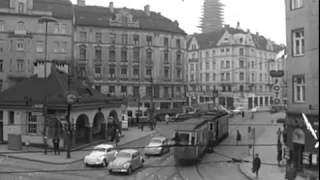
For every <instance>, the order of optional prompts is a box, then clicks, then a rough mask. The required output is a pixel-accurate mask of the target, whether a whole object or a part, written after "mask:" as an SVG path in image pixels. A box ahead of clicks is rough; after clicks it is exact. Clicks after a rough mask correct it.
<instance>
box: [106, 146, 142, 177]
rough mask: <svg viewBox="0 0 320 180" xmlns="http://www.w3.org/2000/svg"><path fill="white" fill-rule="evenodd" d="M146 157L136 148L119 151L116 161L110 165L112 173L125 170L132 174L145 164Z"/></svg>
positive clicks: (109, 168)
mask: <svg viewBox="0 0 320 180" xmlns="http://www.w3.org/2000/svg"><path fill="white" fill-rule="evenodd" d="M143 163H144V159H143V157H142V156H141V154H140V152H139V151H138V150H135V149H123V150H121V151H119V153H118V155H117V156H116V158H115V159H114V161H112V162H110V163H109V165H108V170H109V172H110V173H113V172H124V173H127V174H131V173H132V171H134V170H136V169H138V168H140V167H142V166H143Z"/></svg>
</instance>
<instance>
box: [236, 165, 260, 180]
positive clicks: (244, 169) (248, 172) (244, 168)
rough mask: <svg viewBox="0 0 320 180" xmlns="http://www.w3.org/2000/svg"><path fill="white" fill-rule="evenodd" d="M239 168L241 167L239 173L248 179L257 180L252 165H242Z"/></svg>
mask: <svg viewBox="0 0 320 180" xmlns="http://www.w3.org/2000/svg"><path fill="white" fill-rule="evenodd" d="M238 166H239V171H240V172H241V173H242V174H243V175H244V176H246V177H247V178H248V179H251V180H255V179H256V177H255V175H254V174H253V173H252V167H251V163H240V164H239V165H238Z"/></svg>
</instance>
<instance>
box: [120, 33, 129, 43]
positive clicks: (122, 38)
mask: <svg viewBox="0 0 320 180" xmlns="http://www.w3.org/2000/svg"><path fill="white" fill-rule="evenodd" d="M121 42H122V44H128V35H127V34H122V37H121Z"/></svg>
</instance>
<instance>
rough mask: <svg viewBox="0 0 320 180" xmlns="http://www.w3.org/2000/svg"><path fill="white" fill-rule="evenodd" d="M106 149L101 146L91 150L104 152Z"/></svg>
mask: <svg viewBox="0 0 320 180" xmlns="http://www.w3.org/2000/svg"><path fill="white" fill-rule="evenodd" d="M105 151H106V149H105V148H102V147H95V148H94V149H93V151H92V152H105Z"/></svg>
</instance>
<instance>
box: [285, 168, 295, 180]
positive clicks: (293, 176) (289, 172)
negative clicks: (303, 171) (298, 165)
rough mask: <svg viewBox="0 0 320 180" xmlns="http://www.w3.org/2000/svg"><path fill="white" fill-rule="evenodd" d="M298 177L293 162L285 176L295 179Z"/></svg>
mask: <svg viewBox="0 0 320 180" xmlns="http://www.w3.org/2000/svg"><path fill="white" fill-rule="evenodd" d="M296 178H297V171H296V169H295V168H294V166H293V164H291V165H290V167H289V168H288V169H287V172H286V175H285V177H284V179H285V180H295V179H296Z"/></svg>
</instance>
